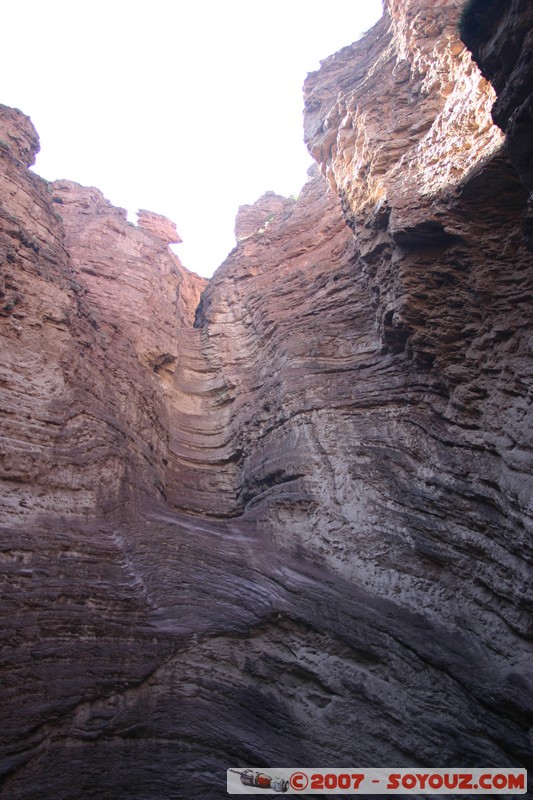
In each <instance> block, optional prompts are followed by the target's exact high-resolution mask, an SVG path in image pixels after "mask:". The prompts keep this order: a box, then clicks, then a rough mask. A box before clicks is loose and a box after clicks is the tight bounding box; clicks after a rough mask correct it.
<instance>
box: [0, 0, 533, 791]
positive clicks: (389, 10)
mask: <svg viewBox="0 0 533 800" xmlns="http://www.w3.org/2000/svg"><path fill="white" fill-rule="evenodd" d="M483 8H484V7H483ZM491 8H493V9H495V8H496V6H494V5H491ZM480 10H481V5H480V3H478V2H477V0H470V2H468V3H467V4H466V5H465V6H463V3H460V2H458V1H457V0H431V2H429V0H385V2H384V14H383V17H382V19H381V20H380V21H379V22H378V23H377V25H376V26H375V27H374V28H373V29H372V30H371V31H369V32H368V33H367V34H365V36H364V37H363V38H362V39H361V40H360V41H358V42H356V43H355V44H353V45H350V46H348V47H345V48H343V49H342V50H341V51H340V52H339V53H337V54H335V55H334V56H331V57H329V58H327V59H326V60H325V61H324V62H322V64H321V67H320V69H319V70H318V71H317V72H314V73H312V74H310V75H309V76H308V78H307V80H306V83H305V87H304V103H305V113H304V136H305V141H306V143H307V146H308V148H309V150H310V152H311V154H312V155H313V156H314V158H315V160H316V162H317V166H316V167H315V168H314V169H313V170H312V171H311V172H310V176H309V180H308V182H307V184H306V185H305V186H304V188H303V190H302V192H301V194H300V195H299V197H298V198H294V197H292V198H284V197H281V196H279V195H277V194H275V193H273V192H267V193H266V194H265V195H264V196H263V197H262V198H260V199H259V200H258V201H257V202H256V203H255V204H253V205H249V206H242V207H241V208H240V209H239V213H238V216H237V221H236V225H235V235H236V247H235V248H234V249H233V250H232V252H231V253H230V254H229V255H228V257H227V259H226V260H225V262H224V263H223V264H222V265H221V266H220V267H219V269H218V270H217V272H216V273H215V275H214V276H213V278H211V279H210V280H209V281H206V280H204V279H203V278H199V277H198V276H196V275H194V274H192V273H190V272H189V271H187V270H186V269H185V268H184V267H183V265H182V264H181V262H180V260H179V259H178V258H177V256H176V255H174V253H173V252H172V251H171V250H170V248H169V244H170V243H172V242H178V241H179V240H180V238H179V234H178V233H177V230H176V226H175V225H174V224H173V223H172V222H170V221H169V220H168V219H166V218H165V217H162V216H161V215H158V214H155V213H152V212H149V211H145V210H142V211H140V212H139V217H138V225H136V226H135V225H132V224H131V223H129V222H128V221H127V218H126V212H125V211H124V210H123V209H117V208H114V207H113V206H112V205H111V204H110V203H109V202H108V201H107V200H106V199H105V198H104V197H103V195H102V194H101V192H99V191H98V190H97V189H94V188H87V187H82V186H79V185H78V184H75V183H73V182H71V181H68V180H60V181H56V182H54V183H52V184H49V183H47V182H46V181H44V180H42V179H40V178H39V177H38V176H36V175H35V174H33V173H32V172H31V171H29V170H28V168H27V167H28V166H29V165H30V164H32V163H33V162H34V159H35V154H36V152H37V150H38V137H37V134H36V133H35V130H34V128H33V125H32V124H31V122H30V120H29V119H28V118H27V117H25V116H24V115H23V114H22V113H21V112H19V111H17V110H14V109H9V108H7V107H5V106H0V262H1V263H0V340H1V345H0V346H1V351H2V359H1V363H0V388H1V392H2V403H1V407H0V417H1V420H2V429H1V433H0V486H1V491H0V515H1V519H0V524H1V538H0V581H1V585H2V592H3V600H2V605H1V608H0V621H1V625H0V628H1V630H2V638H3V655H2V663H1V669H2V676H1V683H0V701H1V702H2V707H3V709H4V726H3V729H2V731H1V732H0V781H3V783H0V795H1V796H2V797H6V799H8V800H33V798H34V797H35V796H36V794H37V793H38V794H39V796H40V797H42V798H43V799H44V800H46V798H50V800H52V798H53V800H71V798H72V797H74V796H75V797H79V798H80V800H81V798H93V797H98V798H109V800H111V798H113V800H115V798H128V800H153V799H154V798H156V797H157V798H160V797H162V796H164V797H168V798H184V797H187V798H195V797H198V798H220V797H223V796H225V794H226V787H225V771H226V769H227V768H228V767H236V766H238V765H239V764H242V765H246V766H247V765H250V764H255V765H257V766H260V765H264V766H265V768H266V767H268V766H294V765H301V764H324V765H328V766H331V767H336V766H346V764H352V765H361V764H367V765H373V766H378V765H383V764H392V765H395V766H406V767H407V766H413V767H416V766H419V765H420V764H424V765H431V766H435V767H447V766H448V767H454V766H457V764H462V765H466V766H471V767H476V766H487V765H492V764H495V765H497V766H498V767H502V768H503V767H529V768H530V769H531V768H532V767H533V762H532V761H531V741H530V730H531V729H532V726H533V717H532V709H531V703H530V700H529V698H530V696H531V694H532V690H533V670H532V667H531V664H532V655H533V625H532V623H531V611H532V609H533V594H532V591H531V585H532V582H531V565H532V561H533V553H532V549H531V536H532V534H533V505H532V502H531V497H532V496H533V462H532V452H533V441H532V439H531V430H532V425H531V416H532V398H533V388H532V387H533V358H532V356H533V346H532V341H533V338H532V337H533V332H532V323H531V298H532V296H533V264H532V260H531V252H532V250H531V240H532V235H531V230H532V224H531V220H532V214H531V203H530V202H529V194H530V192H531V188H532V185H533V184H532V178H531V163H532V162H531V158H532V154H531V147H532V145H531V142H532V141H533V138H532V137H531V135H530V134H531V130H530V129H531V122H532V119H533V116H532V114H531V108H533V105H532V100H531V98H532V97H533V74H532V72H531V64H532V63H533V61H532V60H531V59H530V58H529V57H528V53H529V50H530V49H531V47H530V45H531V36H532V34H531V31H532V29H533V27H532V23H533V19H532V16H531V9H530V7H529V4H528V3H527V2H526V0H506V2H505V3H502V4H500V5H498V9H497V13H496V11H495V12H494V13H480ZM458 29H460V30H461V31H462V35H463V37H464V41H465V43H466V45H467V46H468V47H469V48H470V50H468V49H467V48H466V47H465V45H464V44H463V42H462V41H461V40H460V39H459V35H458ZM470 51H471V53H472V54H473V58H472V56H471V53H470ZM496 123H497V124H496ZM58 212H60V214H58Z"/></svg>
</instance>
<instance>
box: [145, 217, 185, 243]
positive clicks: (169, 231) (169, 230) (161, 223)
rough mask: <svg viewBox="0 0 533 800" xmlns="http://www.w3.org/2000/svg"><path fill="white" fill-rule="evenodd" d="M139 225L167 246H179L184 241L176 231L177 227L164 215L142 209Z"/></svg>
mask: <svg viewBox="0 0 533 800" xmlns="http://www.w3.org/2000/svg"><path fill="white" fill-rule="evenodd" d="M137 220H138V225H139V227H140V228H145V229H146V230H147V231H150V233H153V235H154V236H157V238H158V239H161V241H162V242H165V243H166V244H179V243H180V242H182V241H183V239H182V238H181V236H180V235H179V233H178V232H177V230H176V225H175V223H174V222H171V221H170V220H169V219H168V218H167V217H164V216H163V215H162V214H154V213H153V212H152V211H145V210H144V209H141V210H140V211H139V212H138V213H137Z"/></svg>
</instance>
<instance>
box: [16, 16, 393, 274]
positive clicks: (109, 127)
mask: <svg viewBox="0 0 533 800" xmlns="http://www.w3.org/2000/svg"><path fill="white" fill-rule="evenodd" d="M380 15H381V0H320V1H318V0H268V1H266V2H259V0H248V2H246V1H245V0H225V1H223V0H221V2H215V1H214V0H188V2H185V0H146V1H145V2H139V0H106V1H105V2H103V1H102V0H91V2H88V1H87V0H77V1H76V0H26V2H23V1H22V0H10V2H6V3H5V4H4V7H3V9H2V28H3V31H4V35H3V38H2V47H1V48H0V69H1V75H2V79H3V80H2V92H1V93H0V102H2V103H4V104H6V105H11V106H15V107H16V108H20V109H21V110H22V111H24V113H25V114H28V115H29V116H30V117H31V118H32V120H33V122H34V124H35V126H36V128H37V130H38V132H39V135H40V138H41V153H40V154H39V155H38V157H37V164H36V167H35V170H36V171H37V172H38V173H39V174H41V175H43V176H44V177H45V178H48V179H50V180H54V179H56V178H68V179H70V180H74V181H78V182H79V183H82V184H84V185H87V186H97V187H98V188H99V189H101V190H102V192H103V193H104V194H105V196H106V197H107V198H108V199H109V200H111V202H112V203H114V204H115V205H118V206H122V207H124V208H127V209H128V214H129V217H130V219H132V220H133V221H135V212H136V211H137V209H139V208H147V209H149V210H150V211H155V212H156V213H159V214H165V215H166V216H168V217H170V219H172V220H173V221H174V222H176V224H177V227H178V231H179V232H180V235H181V237H182V238H183V240H184V242H183V244H180V245H177V246H176V248H175V249H176V252H177V253H178V255H179V256H180V258H181V260H182V261H183V263H184V264H185V266H187V267H188V268H189V269H192V270H194V271H196V272H199V273H200V274H202V275H210V274H211V273H212V272H213V271H214V269H215V268H216V267H217V266H218V265H219V264H220V263H221V262H222V261H223V260H224V258H225V256H226V255H227V253H228V252H229V250H231V249H232V247H233V246H234V244H235V239H234V234H233V226H234V221H235V214H236V212H237V208H238V206H239V205H241V204H244V203H252V202H254V200H256V199H257V198H258V197H259V196H260V195H261V194H263V192H265V191H267V190H273V191H276V192H279V193H280V194H285V195H290V194H297V193H298V192H299V190H300V189H301V187H302V186H303V184H304V183H305V181H306V177H307V176H306V172H307V168H308V167H309V165H310V163H311V159H310V157H309V155H308V154H307V150H306V148H305V146H304V145H303V141H302V139H303V134H302V108H303V100H302V84H303V81H304V79H305V76H306V74H307V73H308V72H310V71H312V70H315V69H317V68H318V66H319V61H320V59H323V58H326V57H327V56H328V55H330V54H332V53H334V52H336V51H337V50H339V49H340V48H341V47H344V46H345V45H347V44H350V43H351V42H352V41H355V40H356V39H358V38H359V36H360V35H361V33H362V32H363V31H365V30H367V29H368V28H369V27H371V26H372V25H373V24H374V22H375V21H376V20H377V19H378V17H379V16H380Z"/></svg>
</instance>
